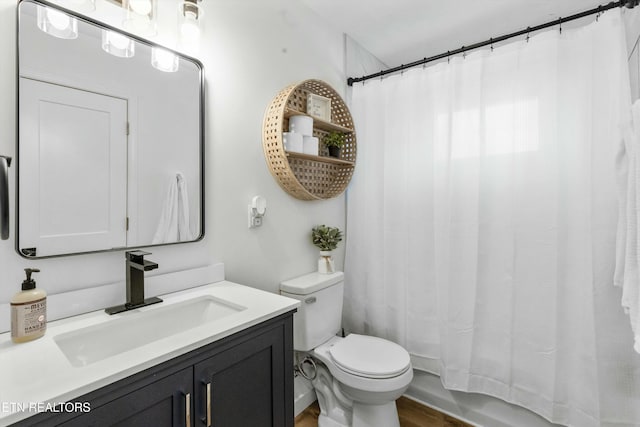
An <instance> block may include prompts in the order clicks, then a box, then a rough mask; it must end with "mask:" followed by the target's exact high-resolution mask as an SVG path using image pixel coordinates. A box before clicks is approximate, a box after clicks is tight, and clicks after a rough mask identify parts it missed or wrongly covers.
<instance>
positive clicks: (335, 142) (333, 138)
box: [322, 132, 344, 158]
mask: <svg viewBox="0 0 640 427" xmlns="http://www.w3.org/2000/svg"><path fill="white" fill-rule="evenodd" d="M322 143H323V144H324V145H325V147H327V148H328V149H329V156H331V157H336V158H337V157H340V149H341V148H342V146H343V145H344V135H343V134H341V133H340V132H331V133H329V134H328V135H327V136H325V137H324V139H323V140H322Z"/></svg>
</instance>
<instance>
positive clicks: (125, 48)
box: [102, 30, 136, 58]
mask: <svg viewBox="0 0 640 427" xmlns="http://www.w3.org/2000/svg"><path fill="white" fill-rule="evenodd" d="M135 49H136V45H135V42H134V41H133V40H132V39H130V38H129V37H127V36H124V35H122V34H120V33H116V32H115V31H110V30H102V50H104V51H105V52H108V53H110V54H111V55H113V56H119V57H120V58H131V57H132V56H133V55H135Z"/></svg>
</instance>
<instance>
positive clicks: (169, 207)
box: [152, 173, 193, 244]
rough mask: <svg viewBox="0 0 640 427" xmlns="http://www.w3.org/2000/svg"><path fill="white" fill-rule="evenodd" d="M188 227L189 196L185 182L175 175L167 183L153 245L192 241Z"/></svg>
mask: <svg viewBox="0 0 640 427" xmlns="http://www.w3.org/2000/svg"><path fill="white" fill-rule="evenodd" d="M192 236H193V234H192V233H191V229H190V226H189V195H188V191H187V181H186V180H185V179H184V176H183V175H182V174H181V173H177V174H176V176H175V177H174V178H172V179H171V182H170V183H169V188H168V189H167V196H166V197H165V201H164V205H163V207H162V213H161V214H160V221H159V222H158V228H157V229H156V233H155V235H154V236H153V241H152V243H153V244H158V243H173V242H184V241H188V240H193V237H192Z"/></svg>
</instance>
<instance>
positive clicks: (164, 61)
mask: <svg viewBox="0 0 640 427" xmlns="http://www.w3.org/2000/svg"><path fill="white" fill-rule="evenodd" d="M151 65H153V66H154V67H155V68H157V69H158V70H160V71H165V72H167V73H175V72H176V71H178V67H179V65H180V58H178V55H176V54H175V53H173V52H170V51H168V50H167V49H164V48H161V47H152V48H151Z"/></svg>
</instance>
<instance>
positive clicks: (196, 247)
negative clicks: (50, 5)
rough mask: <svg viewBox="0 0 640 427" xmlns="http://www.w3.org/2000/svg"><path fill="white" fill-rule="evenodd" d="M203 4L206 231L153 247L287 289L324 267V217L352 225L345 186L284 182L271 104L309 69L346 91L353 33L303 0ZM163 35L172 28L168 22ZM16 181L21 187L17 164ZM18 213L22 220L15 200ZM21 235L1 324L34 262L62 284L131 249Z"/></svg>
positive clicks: (167, 257)
mask: <svg viewBox="0 0 640 427" xmlns="http://www.w3.org/2000/svg"><path fill="white" fill-rule="evenodd" d="M100 1H101V0H98V2H100ZM202 4H203V6H204V7H205V17H206V22H205V31H204V34H203V39H202V43H201V49H200V54H199V55H197V57H198V58H199V59H200V60H201V61H202V62H203V63H204V67H205V79H206V109H207V110H206V123H205V127H206V130H205V132H206V148H205V151H206V153H205V156H206V159H205V160H206V173H205V185H206V187H205V193H206V217H205V232H206V235H205V238H204V240H203V241H201V242H197V243H189V244H181V245H177V246H167V247H155V248H151V250H150V251H151V252H153V255H152V256H150V257H149V258H150V259H152V260H154V261H156V262H158V263H159V265H160V268H159V269H158V270H156V271H154V272H153V273H155V274H161V273H165V272H170V271H178V270H182V269H187V268H193V267H197V266H204V265H210V264H213V263H215V262H219V261H222V262H224V264H225V268H226V278H227V279H228V280H232V281H236V282H239V283H244V284H248V285H251V286H255V287H258V288H261V289H265V290H268V291H273V292H277V290H278V284H279V282H280V281H282V280H284V279H288V278H291V277H294V276H296V275H299V274H303V273H307V272H310V271H313V270H315V269H316V259H317V250H316V249H315V247H313V246H312V245H311V243H310V237H309V233H310V230H311V227H313V226H314V225H316V224H320V223H324V224H327V225H332V226H337V227H340V228H341V229H344V226H345V198H344V195H342V196H340V197H337V198H335V199H332V200H328V201H317V202H304V201H299V200H296V199H294V198H293V197H291V196H289V195H288V194H286V193H285V192H284V191H283V190H282V189H281V188H280V187H279V186H278V184H277V183H276V182H275V180H274V179H273V178H272V177H271V175H270V173H269V171H268V168H267V166H266V162H265V160H264V155H263V151H262V141H261V126H262V117H263V113H264V110H265V108H266V107H267V105H268V104H269V102H270V101H271V99H272V98H273V96H275V95H276V94H277V93H278V91H279V90H280V89H282V88H283V87H285V86H286V85H288V84H290V83H292V82H297V81H301V80H304V79H308V78H318V79H322V80H325V81H326V82H328V83H329V84H331V85H332V86H333V87H334V88H335V89H336V90H337V91H338V92H339V93H342V94H344V93H345V90H346V83H345V81H346V74H345V71H344V56H345V55H344V46H345V42H344V38H343V35H342V34H341V33H340V32H339V31H337V30H335V29H332V28H331V27H330V26H329V25H327V24H323V23H322V22H321V19H320V18H318V17H317V16H315V15H314V14H313V13H312V12H310V11H309V10H308V9H306V8H305V7H304V6H303V5H301V4H300V2H298V1H297V0H215V1H205V2H203V3H202ZM160 6H161V7H169V6H172V4H171V5H170V4H169V0H163V1H161V2H160ZM15 9H16V6H15V3H14V2H1V3H0V52H2V55H3V58H2V59H3V61H2V67H0V154H5V155H11V156H15V146H14V141H15V140H14V138H15V120H16V114H15V93H16V92H15V71H14V70H15V54H16V52H15V34H16V27H15ZM160 30H161V31H163V29H162V28H161V29H160ZM163 34H164V35H163ZM160 36H161V38H162V37H164V38H166V33H161V35H160ZM359 142H360V143H365V142H364V141H359ZM10 184H11V187H12V195H13V189H14V185H15V169H12V170H11V175H10ZM256 194H260V195H262V196H264V197H266V199H267V203H268V208H267V214H266V217H265V219H264V222H263V225H262V227H260V228H257V229H251V230H249V229H248V228H247V204H248V203H249V201H250V199H251V197H253V196H254V195H256ZM12 200H13V199H12ZM12 208H13V205H12ZM11 221H12V224H15V222H14V218H13V212H12V217H11ZM14 237H15V236H14V233H13V232H12V233H11V239H10V240H8V241H0V331H3V330H7V329H8V323H9V317H8V308H7V302H8V301H9V299H10V298H11V296H12V294H13V293H15V292H16V291H18V290H19V285H20V283H21V281H22V275H23V272H22V269H23V268H25V267H38V268H40V269H41V270H42V272H41V273H39V275H37V277H36V279H37V281H38V285H39V286H41V287H42V288H44V289H45V290H47V291H48V292H49V293H50V294H59V293H62V292H66V291H73V290H78V289H86V288H92V287H97V286H100V285H104V284H108V283H112V282H116V281H121V280H123V278H124V262H123V261H124V255H123V252H122V251H118V252H108V253H100V254H89V255H78V256H71V257H63V258H54V259H45V260H26V259H24V258H21V257H20V256H19V255H17V253H16V252H15V250H14V240H13V239H14ZM343 254H344V245H342V246H341V247H340V248H339V250H338V251H337V254H336V255H337V256H336V259H337V266H338V268H342V266H343V265H342V259H343ZM156 272H157V273H156ZM185 285H187V284H176V286H177V287H184V286H185ZM122 293H123V294H124V289H122ZM95 295H98V293H97V292H96V294H95ZM88 298H94V297H91V296H89V297H88ZM95 298H97V297H95ZM58 300H59V299H58Z"/></svg>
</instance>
